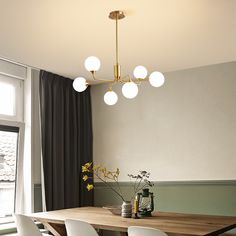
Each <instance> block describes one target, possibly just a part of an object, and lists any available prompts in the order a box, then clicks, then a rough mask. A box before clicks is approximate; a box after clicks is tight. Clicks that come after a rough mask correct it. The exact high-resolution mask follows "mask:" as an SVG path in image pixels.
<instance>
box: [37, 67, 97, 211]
mask: <svg viewBox="0 0 236 236" xmlns="http://www.w3.org/2000/svg"><path fill="white" fill-rule="evenodd" d="M72 82H73V81H72V80H71V79H68V78H64V77H62V76H59V75H55V74H52V73H50V72H46V71H40V110H41V111H40V112H41V133H42V156H43V170H44V180H45V181H44V182H45V198H46V208H47V210H56V209H63V208H70V207H78V206H88V205H92V204H93V193H92V191H90V192H88V191H87V189H86V186H85V184H84V183H83V180H82V173H81V165H82V164H84V163H86V162H91V161H92V117H91V102H90V88H87V89H86V91H84V92H83V93H77V92H76V91H75V90H74V89H73V87H72Z"/></svg>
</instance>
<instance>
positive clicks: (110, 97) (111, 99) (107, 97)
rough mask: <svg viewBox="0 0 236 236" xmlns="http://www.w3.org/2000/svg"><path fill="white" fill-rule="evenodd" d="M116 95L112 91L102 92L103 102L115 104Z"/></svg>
mask: <svg viewBox="0 0 236 236" xmlns="http://www.w3.org/2000/svg"><path fill="white" fill-rule="evenodd" d="M117 100H118V96H117V94H116V93H115V92H114V91H108V92H106V93H105V94H104V102H105V103H106V104H107V105H110V106H112V105H115V104H116V103H117Z"/></svg>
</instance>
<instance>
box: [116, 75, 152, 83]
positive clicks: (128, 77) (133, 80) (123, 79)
mask: <svg viewBox="0 0 236 236" xmlns="http://www.w3.org/2000/svg"><path fill="white" fill-rule="evenodd" d="M143 81H148V78H145V79H136V78H133V79H132V78H131V77H130V75H126V76H124V77H122V78H121V79H120V80H119V82H120V83H122V84H124V83H127V82H134V83H135V84H137V85H140V84H141V83H142V82H143Z"/></svg>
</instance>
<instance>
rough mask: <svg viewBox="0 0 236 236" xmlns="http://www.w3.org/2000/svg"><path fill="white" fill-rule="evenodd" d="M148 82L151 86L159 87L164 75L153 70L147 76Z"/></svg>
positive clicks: (163, 80)
mask: <svg viewBox="0 0 236 236" xmlns="http://www.w3.org/2000/svg"><path fill="white" fill-rule="evenodd" d="M149 82H150V84H151V85H152V86H153V87H161V86H162V85H163V84H164V82H165V77H164V75H163V74H162V73H161V72H158V71H154V72H152V73H151V74H150V76H149Z"/></svg>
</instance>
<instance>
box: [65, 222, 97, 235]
mask: <svg viewBox="0 0 236 236" xmlns="http://www.w3.org/2000/svg"><path fill="white" fill-rule="evenodd" d="M65 225H66V232H67V236H77V235H79V236H98V233H97V232H96V230H95V229H94V228H93V226H92V225H90V224H89V223H87V222H84V221H80V220H71V219H67V220H66V221H65Z"/></svg>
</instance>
